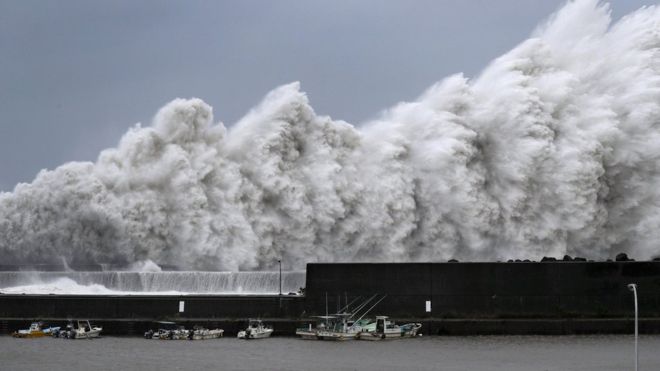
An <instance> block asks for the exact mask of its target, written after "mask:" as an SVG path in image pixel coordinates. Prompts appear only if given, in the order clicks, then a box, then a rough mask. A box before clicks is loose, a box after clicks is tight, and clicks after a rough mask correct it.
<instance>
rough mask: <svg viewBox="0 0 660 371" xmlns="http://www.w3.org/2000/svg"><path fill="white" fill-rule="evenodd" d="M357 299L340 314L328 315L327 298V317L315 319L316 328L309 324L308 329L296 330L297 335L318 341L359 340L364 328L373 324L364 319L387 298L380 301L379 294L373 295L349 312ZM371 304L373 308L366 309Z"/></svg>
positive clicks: (341, 310)
mask: <svg viewBox="0 0 660 371" xmlns="http://www.w3.org/2000/svg"><path fill="white" fill-rule="evenodd" d="M357 299H359V297H358V298H356V299H354V300H353V301H352V302H351V303H348V304H347V305H346V306H345V307H344V308H342V309H340V311H339V313H336V314H333V315H327V296H326V315H325V316H317V317H314V318H316V319H317V323H316V326H312V324H308V325H307V326H306V327H302V328H298V329H296V335H298V336H300V337H301V338H302V339H316V340H337V341H345V340H353V339H357V338H358V335H359V333H360V332H361V331H362V326H364V325H367V324H368V323H370V322H371V321H370V320H368V319H364V317H365V316H366V315H367V314H368V313H369V312H370V311H371V309H373V308H374V307H375V306H376V305H378V303H380V302H381V301H382V300H383V299H385V296H383V297H381V298H380V299H378V295H377V294H376V295H373V296H371V297H370V298H368V299H367V300H365V301H364V302H362V303H361V304H360V305H358V306H357V307H356V308H354V309H353V310H351V311H349V308H350V306H351V304H352V303H353V302H355V301H356V300H357ZM347 301H348V300H347ZM372 303H373V304H372ZM369 304H372V305H371V307H370V308H368V309H365V308H367V305H369ZM360 313H361V314H360ZM358 316H359V317H358Z"/></svg>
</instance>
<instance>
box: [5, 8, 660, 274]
mask: <svg viewBox="0 0 660 371" xmlns="http://www.w3.org/2000/svg"><path fill="white" fill-rule="evenodd" d="M299 88H300V87H299V84H298V83H292V84H289V85H285V86H281V87H279V88H277V89H275V90H273V91H272V92H270V93H269V94H268V95H267V96H266V97H265V98H264V100H263V102H261V103H260V104H259V105H258V106H257V107H256V108H254V109H253V110H252V111H251V112H250V113H249V114H247V115H246V116H245V117H244V118H243V119H241V120H240V121H239V122H238V123H236V124H234V125H231V126H230V127H229V129H227V128H226V127H225V126H224V125H223V124H222V123H214V119H213V115H212V109H211V107H209V106H208V105H207V104H205V103H204V102H203V101H202V100H200V99H176V100H174V101H172V102H170V103H169V104H167V105H166V106H165V107H163V108H162V109H161V110H160V111H159V112H158V113H157V114H156V116H155V118H154V120H153V124H152V125H151V126H149V127H141V126H140V125H137V126H135V127H134V128H132V129H131V130H129V131H128V132H127V133H126V134H125V135H124V136H123V138H121V141H120V142H119V144H118V146H117V147H116V148H112V149H107V150H105V151H103V152H102V153H101V154H100V155H99V157H98V160H97V161H96V162H94V163H91V162H73V163H67V164H64V165H62V166H60V167H58V168H56V169H54V170H44V171H41V172H40V173H39V174H38V175H37V176H36V178H35V179H34V181H33V182H32V183H29V184H18V185H17V186H16V187H15V189H14V191H13V192H7V193H0V236H2V238H0V256H2V257H3V261H4V263H5V264H6V263H16V264H22V263H34V262H49V261H59V259H60V258H61V257H64V258H65V259H66V260H67V261H69V262H71V263H74V264H84V263H86V262H101V263H119V264H122V263H125V264H130V263H131V262H135V261H145V260H148V259H151V260H153V261H156V262H158V263H159V264H175V265H177V266H180V267H185V268H189V269H224V270H252V269H272V268H274V267H276V265H277V260H278V259H282V260H283V261H284V262H285V264H286V265H287V267H288V268H292V269H301V268H302V267H304V264H305V263H306V262H310V261H329V262H332V261H395V262H399V261H439V260H446V259H449V258H458V259H462V260H497V259H506V258H530V257H531V258H534V257H540V256H543V255H555V256H560V255H563V254H571V255H582V256H585V257H589V258H605V257H609V256H612V255H613V254H615V253H616V252H619V251H623V252H627V253H628V254H629V255H632V256H635V257H638V258H650V257H652V256H654V254H656V253H657V251H658V249H657V246H656V245H657V241H660V10H659V9H658V7H646V8H642V9H640V10H638V11H636V12H634V13H632V14H629V15H628V16H626V17H623V18H622V19H621V20H619V21H618V22H616V23H612V20H611V16H610V10H609V6H608V5H607V4H601V3H599V2H598V1H596V0H579V1H571V2H569V3H567V4H566V5H565V6H564V7H563V8H562V9H560V10H559V11H558V12H557V13H556V14H555V15H553V16H552V17H551V18H550V19H549V20H548V21H547V22H546V23H545V24H544V25H542V26H540V27H539V28H538V29H537V30H536V31H535V32H534V34H533V36H532V37H531V38H529V39H528V40H526V41H524V42H522V43H521V44H520V45H518V46H517V47H515V48H514V49H513V50H511V51H510V52H508V53H506V54H505V55H503V56H501V57H500V58H498V59H496V60H494V61H493V62H492V63H491V64H490V65H489V66H488V67H487V68H486V69H485V70H484V71H483V72H482V73H481V74H480V76H479V77H477V78H475V79H468V78H466V77H464V76H462V75H460V74H458V75H454V76H450V77H448V78H446V79H444V80H443V81H440V82H438V83H436V84H435V85H433V86H431V87H430V88H429V89H428V90H427V91H426V92H425V93H423V94H422V95H421V97H420V98H419V99H418V100H416V101H414V102H404V103H400V104H398V105H396V106H395V107H392V108H390V109H389V110H387V111H385V112H384V113H383V114H382V115H381V116H380V118H378V119H377V120H375V121H373V122H369V123H366V124H363V125H359V126H353V125H351V124H349V123H346V122H343V121H339V120H333V119H331V118H330V117H326V116H319V115H316V114H315V112H314V110H313V109H312V107H311V106H310V103H309V102H308V99H307V97H306V95H305V94H304V93H303V92H301V91H300V89H299Z"/></svg>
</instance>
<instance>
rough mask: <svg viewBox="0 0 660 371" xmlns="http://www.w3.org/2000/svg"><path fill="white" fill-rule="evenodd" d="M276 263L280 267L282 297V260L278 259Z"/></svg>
mask: <svg viewBox="0 0 660 371" xmlns="http://www.w3.org/2000/svg"><path fill="white" fill-rule="evenodd" d="M277 263H278V264H279V265H280V295H282V260H281V259H278V260H277Z"/></svg>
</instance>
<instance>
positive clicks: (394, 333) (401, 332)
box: [358, 316, 422, 340]
mask: <svg viewBox="0 0 660 371" xmlns="http://www.w3.org/2000/svg"><path fill="white" fill-rule="evenodd" d="M421 328H422V324H421V323H406V324H405V325H401V326H399V325H397V324H395V323H394V322H392V321H390V320H389V319H388V317H387V316H377V317H376V322H374V323H371V324H369V325H366V326H364V327H362V331H360V334H359V335H358V339H360V340H383V339H401V338H407V337H415V336H417V332H418V331H419V330H420V329H421Z"/></svg>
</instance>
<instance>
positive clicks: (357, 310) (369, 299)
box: [351, 294, 378, 318]
mask: <svg viewBox="0 0 660 371" xmlns="http://www.w3.org/2000/svg"><path fill="white" fill-rule="evenodd" d="M377 296H378V294H374V295H373V296H371V297H370V298H368V299H367V300H365V301H364V302H363V303H362V304H360V305H358V307H357V308H355V312H353V315H352V316H351V318H352V317H355V316H357V315H358V313H359V312H360V311H361V310H362V309H363V308H364V307H366V306H367V304H369V302H370V301H372V300H373V299H375V298H376V297H377Z"/></svg>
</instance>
